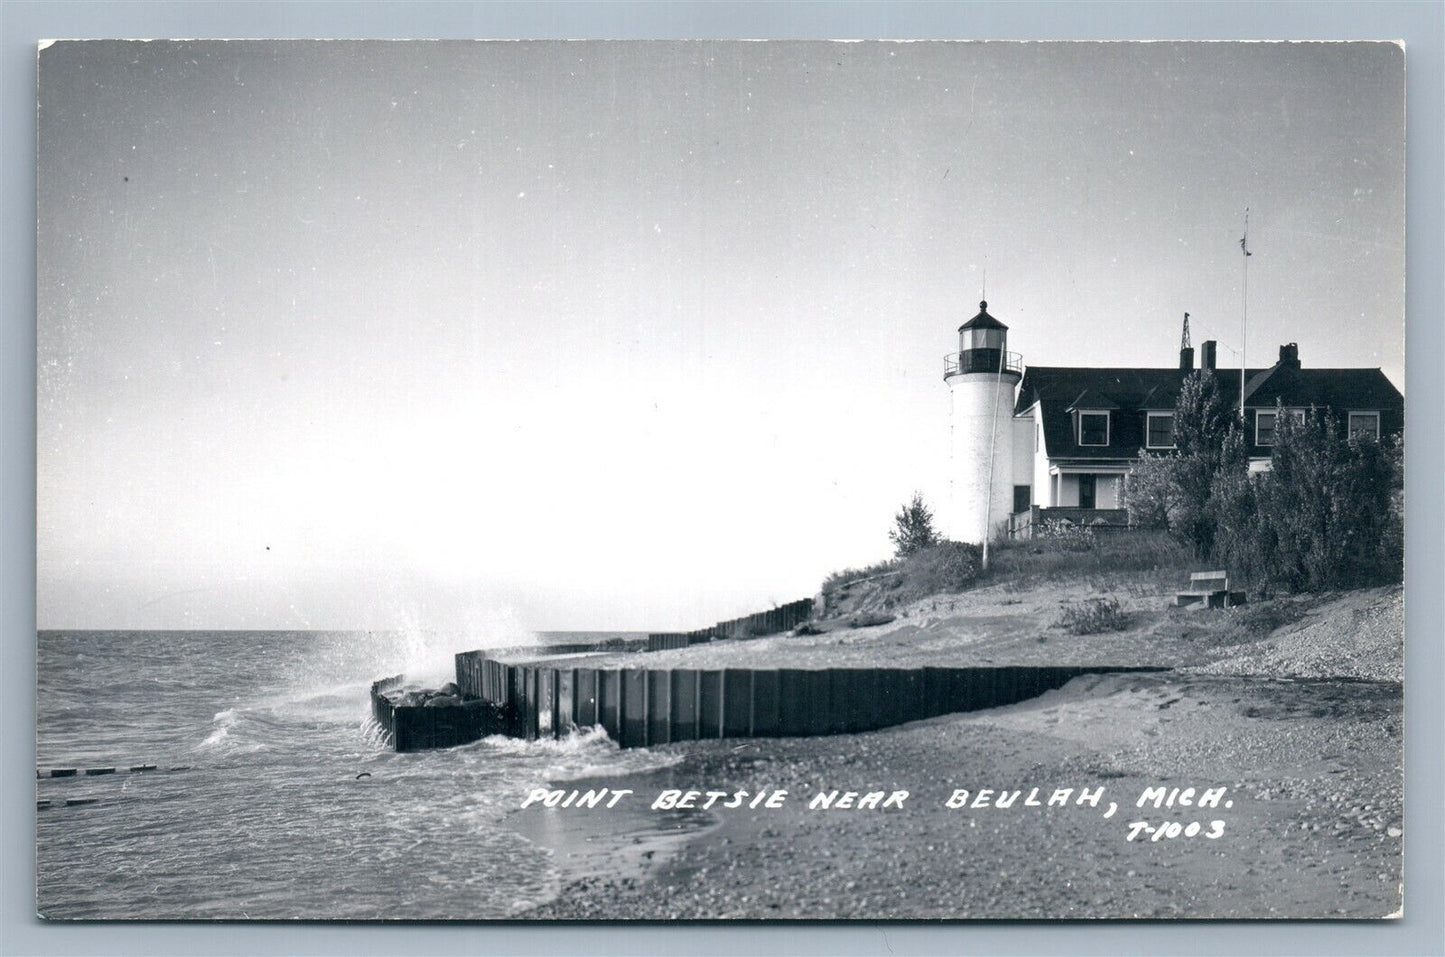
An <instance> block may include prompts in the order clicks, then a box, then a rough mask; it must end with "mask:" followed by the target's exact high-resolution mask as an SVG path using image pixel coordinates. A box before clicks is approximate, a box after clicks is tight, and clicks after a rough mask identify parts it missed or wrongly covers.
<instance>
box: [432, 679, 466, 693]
mask: <svg viewBox="0 0 1445 957" xmlns="http://www.w3.org/2000/svg"><path fill="white" fill-rule="evenodd" d="M461 693H462V689H460V688H458V687H457V683H456V682H455V681H448V682H447V683H446V684H444V685H442V686H441V687H440V688H439V689H437V694H446V695H459V694H461Z"/></svg>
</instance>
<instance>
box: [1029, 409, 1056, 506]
mask: <svg viewBox="0 0 1445 957" xmlns="http://www.w3.org/2000/svg"><path fill="white" fill-rule="evenodd" d="M1032 413H1033V414H1032V416H1031V417H1032V419H1033V434H1032V435H1030V436H1029V440H1028V443H1027V445H1026V446H1025V447H1026V448H1027V449H1028V450H1029V452H1030V454H1031V455H1032V456H1033V459H1032V463H1031V464H1032V468H1033V483H1034V504H1035V505H1041V506H1043V507H1044V508H1051V507H1053V505H1054V482H1053V478H1054V477H1053V476H1052V475H1050V474H1049V447H1048V443H1047V442H1045V441H1044V431H1043V428H1044V427H1043V416H1042V415H1041V414H1040V411H1039V407H1038V405H1037V404H1036V405H1035V406H1034V407H1033V409H1032Z"/></svg>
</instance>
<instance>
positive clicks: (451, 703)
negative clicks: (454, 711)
mask: <svg viewBox="0 0 1445 957" xmlns="http://www.w3.org/2000/svg"><path fill="white" fill-rule="evenodd" d="M461 704H462V699H461V698H459V697H457V696H456V695H454V694H439V695H433V696H432V697H430V698H428V699H427V701H426V704H425V705H423V707H427V708H459V707H461Z"/></svg>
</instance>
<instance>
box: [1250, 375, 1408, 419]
mask: <svg viewBox="0 0 1445 957" xmlns="http://www.w3.org/2000/svg"><path fill="white" fill-rule="evenodd" d="M1244 388H1245V396H1244V405H1245V407H1246V408H1257V407H1259V408H1269V407H1271V406H1274V405H1284V406H1291V407H1296V408H1309V407H1311V406H1314V407H1318V408H1329V409H1336V410H1340V411H1343V410H1347V409H1400V408H1403V407H1404V404H1405V398H1404V396H1402V395H1401V394H1400V390H1399V389H1396V388H1395V386H1394V384H1393V383H1392V382H1391V381H1390V380H1389V379H1387V378H1386V377H1385V374H1384V373H1383V372H1381V371H1380V370H1379V369H1309V368H1304V369H1301V368H1297V367H1294V366H1290V365H1283V364H1282V365H1279V366H1276V367H1274V368H1273V369H1271V370H1269V371H1268V374H1266V375H1262V376H1256V377H1254V378H1252V379H1251V380H1250V381H1249V382H1247V383H1246V384H1245V387H1244Z"/></svg>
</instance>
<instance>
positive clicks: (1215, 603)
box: [1174, 571, 1244, 608]
mask: <svg viewBox="0 0 1445 957" xmlns="http://www.w3.org/2000/svg"><path fill="white" fill-rule="evenodd" d="M1174 604H1175V607H1178V608H1187V607H1189V606H1191V605H1199V606H1200V607H1201V608H1233V607H1235V606H1236V605H1243V604H1244V592H1242V591H1234V592H1232V591H1230V590H1229V573H1228V572H1226V571H1213V572H1191V573H1190V575H1189V588H1188V590H1186V591H1182V592H1179V593H1178V594H1177V595H1175V596H1174Z"/></svg>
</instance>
